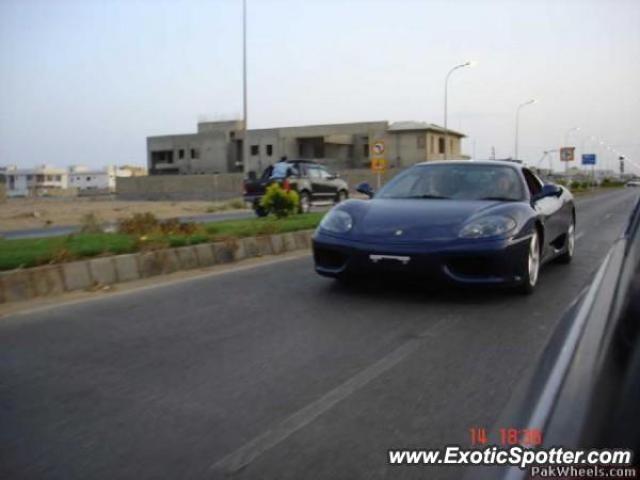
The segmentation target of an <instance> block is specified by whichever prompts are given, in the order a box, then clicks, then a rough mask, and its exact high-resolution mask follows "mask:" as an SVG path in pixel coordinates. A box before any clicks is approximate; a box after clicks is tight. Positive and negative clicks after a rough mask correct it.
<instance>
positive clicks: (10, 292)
mask: <svg viewBox="0 0 640 480" xmlns="http://www.w3.org/2000/svg"><path fill="white" fill-rule="evenodd" d="M313 232H314V231H313V230H301V231H297V232H291V233H281V234H278V235H267V236H261V237H246V238H239V239H234V240H228V241H224V242H214V243H201V244H198V245H191V246H187V247H178V248H169V249H163V250H156V251H151V252H140V253H128V254H125V255H112V256H107V257H96V258H91V259H87V260H79V261H75V262H69V263H61V264H58V265H45V266H41V267H34V268H26V269H19V270H10V271H7V272H0V303H9V302H21V301H25V300H30V299H32V298H36V297H46V296H54V295H59V294H61V293H64V292H73V291H78V290H87V289H91V288H95V287H96V286H103V285H114V284H118V283H125V282H128V281H132V280H139V279H141V278H149V277H154V276H158V275H163V274H166V273H173V272H177V271H183V270H193V269H196V268H206V267H211V266H213V265H221V264H228V263H233V262H237V261H240V260H244V259H246V258H253V257H261V256H263V255H279V254H282V253H287V252H293V251H296V250H305V249H308V248H310V246H311V236H312V235H313Z"/></svg>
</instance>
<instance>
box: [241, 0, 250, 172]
mask: <svg viewBox="0 0 640 480" xmlns="http://www.w3.org/2000/svg"><path fill="white" fill-rule="evenodd" d="M247 110H248V108H247V0H242V171H243V172H244V174H245V175H247V174H248V172H249V167H250V165H249V135H248V132H249V130H248V123H249V118H248V114H247Z"/></svg>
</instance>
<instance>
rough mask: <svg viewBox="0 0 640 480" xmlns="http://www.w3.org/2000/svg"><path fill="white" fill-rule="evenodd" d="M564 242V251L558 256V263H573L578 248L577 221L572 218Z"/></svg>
mask: <svg viewBox="0 0 640 480" xmlns="http://www.w3.org/2000/svg"><path fill="white" fill-rule="evenodd" d="M566 235H567V237H566V240H565V243H564V252H563V253H562V254H561V255H559V256H558V257H557V258H556V261H557V262H558V263H564V264H567V263H571V260H573V254H574V253H575V249H576V222H575V221H573V220H571V225H569V228H568V230H567V234H566Z"/></svg>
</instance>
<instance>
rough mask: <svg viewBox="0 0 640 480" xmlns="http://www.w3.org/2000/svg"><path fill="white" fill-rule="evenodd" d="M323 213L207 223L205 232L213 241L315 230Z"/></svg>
mask: <svg viewBox="0 0 640 480" xmlns="http://www.w3.org/2000/svg"><path fill="white" fill-rule="evenodd" d="M323 216H324V213H307V214H304V215H294V216H292V217H286V218H281V219H279V220H276V219H275V217H265V218H248V219H243V220H229V221H225V222H215V223H207V224H206V225H205V229H206V231H207V232H208V233H209V234H210V235H211V236H212V237H213V238H214V239H225V238H242V237H253V236H257V235H269V234H273V233H286V232H294V231H296V230H310V229H312V228H316V227H317V226H318V224H319V223H320V220H322V217H323Z"/></svg>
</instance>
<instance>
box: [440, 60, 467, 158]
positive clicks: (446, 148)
mask: <svg viewBox="0 0 640 480" xmlns="http://www.w3.org/2000/svg"><path fill="white" fill-rule="evenodd" d="M473 65H474V62H472V61H469V62H465V63H461V64H460V65H456V66H455V67H453V68H452V69H451V70H449V72H448V73H447V76H446V77H445V79H444V159H445V160H448V158H449V134H448V129H447V102H448V96H449V77H450V76H451V74H452V73H453V72H455V71H456V70H458V69H459V68H464V67H471V66H473Z"/></svg>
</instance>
